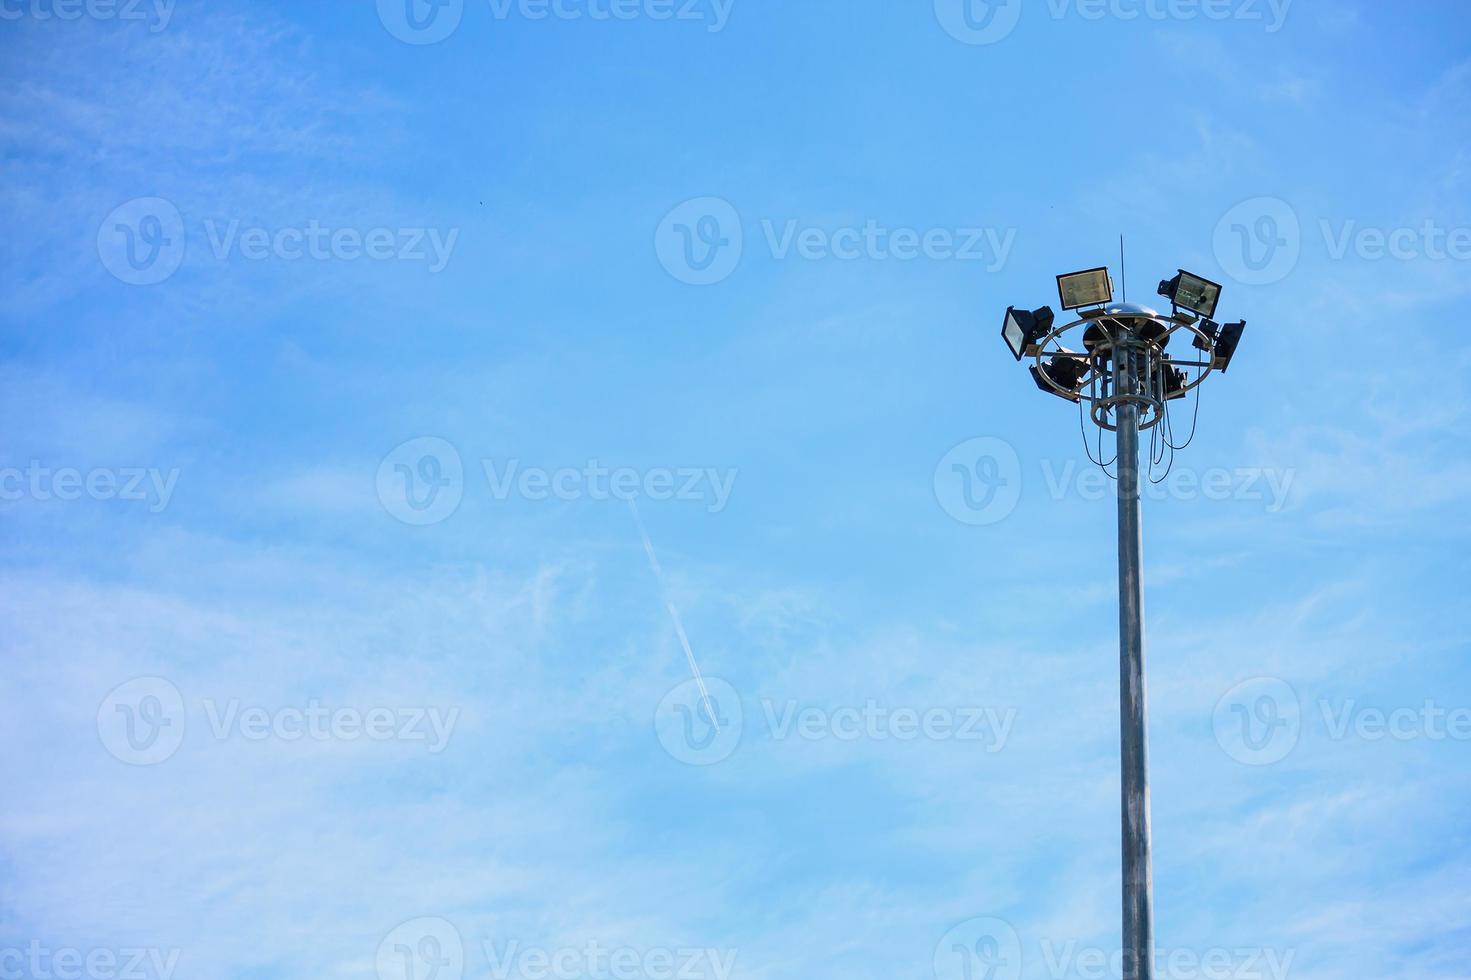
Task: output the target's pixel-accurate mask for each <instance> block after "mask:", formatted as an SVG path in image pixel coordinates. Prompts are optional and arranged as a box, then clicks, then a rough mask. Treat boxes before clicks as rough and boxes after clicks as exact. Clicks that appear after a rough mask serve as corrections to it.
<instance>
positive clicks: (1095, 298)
mask: <svg viewBox="0 0 1471 980" xmlns="http://www.w3.org/2000/svg"><path fill="white" fill-rule="evenodd" d="M1057 295H1058V297H1059V298H1060V299H1061V300H1062V308H1063V309H1065V310H1076V309H1078V308H1080V307H1084V306H1097V305H1099V304H1100V303H1108V302H1111V301H1112V300H1113V278H1112V277H1111V276H1109V274H1108V267H1107V266H1105V267H1103V268H1100V269H1084V270H1083V271H1082V272H1069V273H1068V274H1067V275H1063V276H1058V277H1057Z"/></svg>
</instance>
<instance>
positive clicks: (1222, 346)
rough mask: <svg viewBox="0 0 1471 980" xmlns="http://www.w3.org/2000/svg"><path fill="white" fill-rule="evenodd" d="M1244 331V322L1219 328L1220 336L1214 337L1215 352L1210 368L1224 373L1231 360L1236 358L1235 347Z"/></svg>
mask: <svg viewBox="0 0 1471 980" xmlns="http://www.w3.org/2000/svg"><path fill="white" fill-rule="evenodd" d="M1245 330H1246V321H1245V320H1242V321H1240V322H1239V323H1228V324H1226V325H1225V326H1223V327H1222V328H1221V332H1220V334H1218V335H1217V336H1216V351H1215V356H1214V358H1213V360H1212V362H1211V367H1213V368H1214V369H1216V370H1217V371H1220V372H1221V373H1222V374H1225V373H1226V369H1227V368H1228V367H1230V366H1231V358H1233V357H1235V356H1236V347H1237V345H1239V344H1240V343H1241V335H1242V333H1243V332H1245Z"/></svg>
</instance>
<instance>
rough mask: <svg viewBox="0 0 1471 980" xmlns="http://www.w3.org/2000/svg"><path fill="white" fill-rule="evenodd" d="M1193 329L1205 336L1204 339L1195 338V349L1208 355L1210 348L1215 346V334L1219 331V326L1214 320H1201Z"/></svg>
mask: <svg viewBox="0 0 1471 980" xmlns="http://www.w3.org/2000/svg"><path fill="white" fill-rule="evenodd" d="M1195 328H1196V329H1197V330H1199V331H1200V332H1201V333H1202V334H1205V336H1204V337H1201V336H1199V335H1197V336H1196V338H1195V347H1196V349H1197V350H1203V351H1206V352H1207V353H1209V351H1210V350H1211V348H1212V347H1214V346H1215V345H1216V334H1217V333H1218V332H1219V331H1220V329H1221V325H1220V324H1219V323H1217V322H1216V321H1214V320H1201V321H1200V322H1199V323H1197V324H1196V325H1195Z"/></svg>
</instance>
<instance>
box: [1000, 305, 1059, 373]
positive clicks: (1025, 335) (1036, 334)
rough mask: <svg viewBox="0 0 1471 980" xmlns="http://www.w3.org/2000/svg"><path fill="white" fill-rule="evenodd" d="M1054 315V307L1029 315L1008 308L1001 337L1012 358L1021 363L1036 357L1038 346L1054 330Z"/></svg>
mask: <svg viewBox="0 0 1471 980" xmlns="http://www.w3.org/2000/svg"><path fill="white" fill-rule="evenodd" d="M1053 318H1054V314H1053V312H1052V307H1050V306H1044V307H1042V308H1041V309H1040V310H1033V311H1032V312H1030V313H1028V312H1027V311H1026V310H1019V309H1017V308H1016V307H1014V306H1008V307H1007V308H1006V319H1005V320H1003V321H1002V322H1001V336H1002V338H1003V339H1004V340H1005V341H1006V346H1007V347H1009V348H1011V353H1012V356H1013V357H1015V358H1016V359H1017V360H1018V361H1020V360H1021V359H1022V358H1023V357H1036V356H1037V344H1038V343H1039V342H1041V340H1042V338H1043V337H1046V336H1047V334H1048V333H1050V332H1051V330H1052V322H1053Z"/></svg>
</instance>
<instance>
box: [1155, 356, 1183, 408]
mask: <svg viewBox="0 0 1471 980" xmlns="http://www.w3.org/2000/svg"><path fill="white" fill-rule="evenodd" d="M1185 382H1186V378H1185V372H1184V370H1182V369H1181V368H1177V367H1175V366H1174V365H1173V364H1171V363H1170V355H1168V354H1166V355H1165V356H1164V358H1163V360H1162V361H1161V363H1160V383H1161V384H1162V385H1163V386H1164V397H1165V401H1167V402H1168V401H1174V400H1175V399H1176V398H1184V397H1185Z"/></svg>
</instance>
